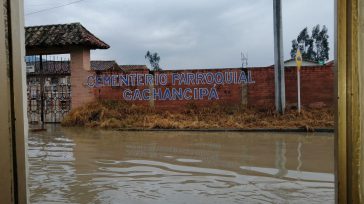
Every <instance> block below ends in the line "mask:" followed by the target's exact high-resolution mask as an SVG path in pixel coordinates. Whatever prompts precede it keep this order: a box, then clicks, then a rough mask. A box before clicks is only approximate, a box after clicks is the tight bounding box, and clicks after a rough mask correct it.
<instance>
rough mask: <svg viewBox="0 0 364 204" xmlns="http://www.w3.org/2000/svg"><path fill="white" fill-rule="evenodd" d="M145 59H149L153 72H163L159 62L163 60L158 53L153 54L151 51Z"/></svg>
mask: <svg viewBox="0 0 364 204" xmlns="http://www.w3.org/2000/svg"><path fill="white" fill-rule="evenodd" d="M145 59H148V61H149V63H150V66H152V69H153V71H160V70H162V69H161V68H160V66H159V60H160V59H161V58H160V57H159V55H158V53H156V52H155V53H151V52H150V51H149V50H148V52H147V54H145Z"/></svg>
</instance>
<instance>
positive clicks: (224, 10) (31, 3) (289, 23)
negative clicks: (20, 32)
mask: <svg viewBox="0 0 364 204" xmlns="http://www.w3.org/2000/svg"><path fill="white" fill-rule="evenodd" d="M72 1H73V0H68V1H61V0H57V1H56V0H27V1H26V2H25V13H29V12H32V11H36V10H40V9H44V8H49V7H52V6H57V5H61V4H64V3H65V2H66V3H67V2H72ZM272 7H273V6H272V0H214V1H208V0H184V1H181V0H122V1H121V0H103V1H100V0H85V1H83V2H80V3H77V4H72V5H69V6H66V7H62V8H58V9H54V10H49V11H46V12H41V13H37V14H34V15H28V16H26V17H25V18H26V19H25V21H26V25H39V24H58V23H70V22H81V23H82V24H83V25H84V26H85V27H86V28H88V29H89V30H90V31H91V32H93V33H94V34H95V35H97V36H98V37H100V38H101V39H102V40H104V41H105V42H107V43H108V44H110V45H111V48H110V49H109V50H97V51H93V52H92V58H93V59H115V60H116V61H117V62H118V63H119V64H145V63H146V61H145V59H144V54H145V53H146V51H147V50H151V51H156V52H158V53H159V54H160V56H161V66H162V67H163V68H167V69H182V68H213V67H239V66H240V64H241V62H240V52H241V51H243V52H247V53H248V56H249V65H250V66H266V65H270V64H273V11H272ZM283 11H284V13H283V26H284V49H285V57H286V59H288V58H289V51H290V47H291V40H292V39H294V38H295V37H296V36H297V34H298V33H299V31H300V30H302V29H303V28H304V27H306V26H307V27H309V28H312V27H313V26H314V25H316V24H321V25H326V26H327V27H328V28H329V35H330V47H331V55H330V57H331V58H332V57H333V54H332V53H333V47H334V46H333V36H334V1H333V0H305V1H302V0H301V1H299V0H283Z"/></svg>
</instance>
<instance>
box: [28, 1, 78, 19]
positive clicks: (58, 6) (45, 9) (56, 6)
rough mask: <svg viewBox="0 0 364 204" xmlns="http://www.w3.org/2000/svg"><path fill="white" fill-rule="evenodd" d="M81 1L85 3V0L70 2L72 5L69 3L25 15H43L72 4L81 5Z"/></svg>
mask: <svg viewBox="0 0 364 204" xmlns="http://www.w3.org/2000/svg"><path fill="white" fill-rule="evenodd" d="M81 1H85V0H78V1H73V2H70V3H67V4H62V5H59V6H55V7H51V8H46V9H42V10H39V11H34V12H30V13H27V14H25V15H26V16H29V15H33V14H36V13H41V12H44V11H49V10H53V9H57V8H61V7H65V6H68V5H71V4H76V3H79V2H81Z"/></svg>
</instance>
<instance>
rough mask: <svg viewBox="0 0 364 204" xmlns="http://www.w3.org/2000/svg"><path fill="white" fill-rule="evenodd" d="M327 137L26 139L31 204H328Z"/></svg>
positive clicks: (48, 135) (80, 132)
mask: <svg viewBox="0 0 364 204" xmlns="http://www.w3.org/2000/svg"><path fill="white" fill-rule="evenodd" d="M333 139H334V137H333V134H331V133H315V134H306V133H237V132H233V133H232V132H116V131H102V130H93V129H82V128H61V127H59V126H53V125H52V126H48V127H47V131H46V132H33V133H29V150H28V154H29V167H30V170H29V190H30V201H31V203H133V204H134V203H135V204H137V203H138V204H139V203H141V204H143V203H148V204H149V203H152V204H153V203H163V204H164V203H166V204H167V203H224V204H228V203H320V204H323V203H334V174H333V172H334V153H333V147H334V140H333Z"/></svg>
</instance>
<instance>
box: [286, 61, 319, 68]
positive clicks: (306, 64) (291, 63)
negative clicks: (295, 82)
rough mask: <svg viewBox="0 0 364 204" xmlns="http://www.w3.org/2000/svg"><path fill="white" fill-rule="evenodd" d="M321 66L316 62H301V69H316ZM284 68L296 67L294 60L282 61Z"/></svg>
mask: <svg viewBox="0 0 364 204" xmlns="http://www.w3.org/2000/svg"><path fill="white" fill-rule="evenodd" d="M322 65H323V64H320V63H318V62H314V61H309V60H303V61H302V67H317V66H322ZM284 66H285V67H296V66H297V65H296V60H295V59H289V60H286V61H284Z"/></svg>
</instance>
